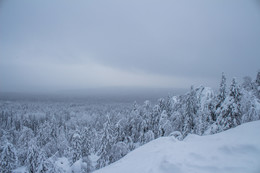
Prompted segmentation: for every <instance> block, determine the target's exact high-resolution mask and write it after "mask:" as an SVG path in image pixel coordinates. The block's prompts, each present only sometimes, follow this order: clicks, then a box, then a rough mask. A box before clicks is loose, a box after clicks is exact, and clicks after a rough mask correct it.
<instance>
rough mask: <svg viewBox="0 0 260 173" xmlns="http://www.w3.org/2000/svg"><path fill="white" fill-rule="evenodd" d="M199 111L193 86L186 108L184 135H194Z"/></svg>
mask: <svg viewBox="0 0 260 173" xmlns="http://www.w3.org/2000/svg"><path fill="white" fill-rule="evenodd" d="M197 111H198V104H197V97H196V92H195V90H194V88H193V86H191V89H190V92H189V93H188V96H187V100H186V107H185V117H184V118H185V119H184V125H183V130H182V133H183V135H184V136H186V135H187V134H188V133H194V126H195V118H196V115H197Z"/></svg>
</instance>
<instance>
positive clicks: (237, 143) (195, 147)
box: [94, 121, 260, 173]
mask: <svg viewBox="0 0 260 173" xmlns="http://www.w3.org/2000/svg"><path fill="white" fill-rule="evenodd" d="M188 172H192V173H220V172H221V173H259V172H260V121H255V122H250V123H246V124H243V125H240V126H238V127H236V128H233V129H230V130H227V131H224V132H222V133H218V134H215V135H209V136H197V135H188V136H187V137H186V138H185V139H184V140H183V141H178V140H177V139H175V138H174V137H163V138H159V139H156V140H154V141H151V142H149V143H148V144H145V145H143V146H142V147H140V148H138V149H136V150H134V151H132V152H130V153H129V154H128V155H126V156H125V157H123V158H122V159H121V160H119V161H117V162H115V163H113V164H111V165H109V166H107V167H105V168H103V169H100V170H97V171H95V172H94V173H188Z"/></svg>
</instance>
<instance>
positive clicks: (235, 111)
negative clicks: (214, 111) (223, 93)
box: [217, 78, 242, 131]
mask: <svg viewBox="0 0 260 173" xmlns="http://www.w3.org/2000/svg"><path fill="white" fill-rule="evenodd" d="M240 101H241V92H240V87H239V86H238V84H237V82H236V80H235V78H233V80H232V83H231V85H230V91H229V94H228V97H227V98H226V99H225V101H224V103H223V104H222V106H221V112H220V115H219V117H218V119H217V124H218V128H219V130H218V131H223V130H227V129H230V128H233V127H236V126H237V125H240V124H241V116H242V114H241V103H240Z"/></svg>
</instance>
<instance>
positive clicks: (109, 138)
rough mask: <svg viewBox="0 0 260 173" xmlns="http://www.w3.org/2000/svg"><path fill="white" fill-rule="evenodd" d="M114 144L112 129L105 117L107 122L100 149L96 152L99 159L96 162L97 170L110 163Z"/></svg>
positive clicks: (108, 118) (108, 119)
mask: <svg viewBox="0 0 260 173" xmlns="http://www.w3.org/2000/svg"><path fill="white" fill-rule="evenodd" d="M113 144H114V136H113V129H112V127H111V122H110V117H109V115H107V121H106V122H105V123H104V127H103V131H102V138H101V144H100V149H99V151H98V155H99V159H98V160H97V168H98V169H99V168H102V167H104V166H106V165H108V164H109V163H112V161H113V159H112V158H111V149H112V146H113Z"/></svg>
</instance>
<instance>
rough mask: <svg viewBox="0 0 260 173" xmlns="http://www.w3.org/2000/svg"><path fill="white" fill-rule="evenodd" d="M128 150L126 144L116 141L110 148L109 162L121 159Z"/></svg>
mask: <svg viewBox="0 0 260 173" xmlns="http://www.w3.org/2000/svg"><path fill="white" fill-rule="evenodd" d="M128 152H129V149H128V146H127V145H126V143H124V142H117V143H116V144H114V145H113V146H112V148H111V152H110V155H111V161H110V162H111V163H113V162H115V161H117V160H119V159H121V158H122V157H124V156H125V155H126V154H127V153H128Z"/></svg>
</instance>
